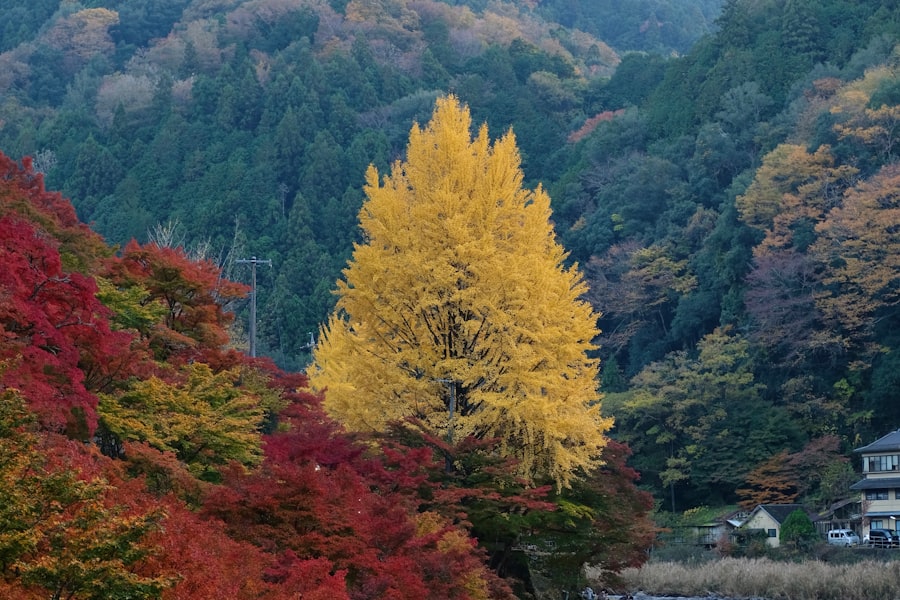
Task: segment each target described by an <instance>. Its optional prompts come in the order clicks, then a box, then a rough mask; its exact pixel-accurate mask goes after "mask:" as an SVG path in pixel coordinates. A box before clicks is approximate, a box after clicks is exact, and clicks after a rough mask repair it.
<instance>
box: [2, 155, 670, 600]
mask: <svg viewBox="0 0 900 600" xmlns="http://www.w3.org/2000/svg"><path fill="white" fill-rule="evenodd" d="M113 250H114V249H113V248H111V247H109V246H107V245H106V244H104V243H103V241H102V240H101V239H100V237H99V236H98V235H97V234H96V233H94V232H92V231H90V230H89V228H88V227H87V226H86V225H84V224H82V223H80V222H79V221H78V219H77V218H76V216H75V211H74V209H73V208H72V206H71V204H70V203H69V202H68V201H67V200H65V199H64V198H63V197H62V196H61V195H60V194H58V193H55V192H49V191H47V190H46V189H44V186H43V178H42V176H41V175H40V174H39V173H36V172H35V171H34V170H33V168H32V165H31V161H30V159H24V160H23V164H22V165H19V164H17V163H15V162H14V161H12V160H10V159H9V158H8V157H6V156H5V155H3V154H2V153H0V260H2V264H3V269H2V270H0V284H2V289H3V294H2V295H0V332H2V335H0V597H3V598H16V599H17V600H37V599H40V598H69V599H72V600H111V599H112V600H116V599H121V600H125V599H131V600H150V599H163V600H180V599H184V600H188V599H190V600H194V599H198V598H228V599H233V600H263V599H265V600H279V599H287V598H298V597H303V598H321V599H323V600H324V599H326V598H327V599H338V600H350V599H353V600H367V599H369V600H381V599H383V598H395V599H397V600H417V599H420V598H424V597H428V596H434V597H440V598H448V599H458V600H473V599H483V600H488V599H497V600H500V599H512V598H514V597H516V596H514V595H513V593H514V592H515V593H516V594H517V595H518V597H522V596H524V595H525V594H533V593H534V592H535V591H536V587H535V586H536V585H537V581H538V579H539V578H538V577H537V576H536V574H541V577H540V581H542V582H545V583H543V585H544V586H550V587H551V588H553V589H560V588H564V589H570V590H575V589H577V588H578V587H579V586H580V585H583V582H584V576H583V574H582V572H581V567H582V565H583V564H584V563H585V562H588V563H590V564H598V565H601V566H602V567H603V568H605V569H607V570H608V573H609V576H610V578H611V579H610V581H613V580H614V577H615V573H617V572H619V571H620V570H621V569H622V568H623V567H626V566H629V565H638V564H641V563H642V562H643V561H644V560H645V559H646V555H645V552H644V549H645V548H646V547H647V545H648V544H650V542H651V540H652V536H653V528H652V526H651V525H650V522H649V520H648V519H647V513H648V511H649V509H650V507H651V505H652V502H651V500H650V498H649V495H648V494H646V492H641V491H639V490H638V489H637V488H636V486H635V483H634V481H635V478H636V473H635V472H634V471H633V470H632V469H630V468H628V467H627V466H626V465H625V460H626V459H627V457H628V452H627V448H625V447H624V446H623V445H621V444H617V443H615V442H609V444H608V446H607V451H606V452H605V453H604V458H605V464H603V465H602V466H599V465H598V467H597V468H595V469H591V470H590V472H582V473H581V476H580V477H579V479H578V481H574V482H572V483H573V485H571V486H570V487H567V488H566V489H565V490H561V489H559V488H556V489H553V488H552V487H551V486H550V485H541V484H542V483H543V481H536V480H532V481H528V482H526V481H525V480H523V479H521V478H520V477H519V476H517V472H518V468H517V465H516V462H515V461H514V460H511V455H510V454H508V453H507V452H504V451H499V452H498V443H499V442H498V440H493V439H490V438H482V439H475V438H473V437H469V436H467V437H465V438H457V439H455V440H453V441H452V442H445V441H443V440H441V439H437V438H435V437H433V436H431V435H429V434H428V433H427V431H423V430H422V429H421V428H418V427H416V426H415V425H414V424H413V423H404V422H397V423H394V424H393V425H394V426H393V428H392V429H391V430H390V431H385V432H383V433H382V434H381V435H379V436H377V437H368V438H362V437H360V436H353V435H349V434H347V433H346V432H345V431H344V430H343V429H342V428H341V426H340V425H339V424H338V423H337V422H335V421H332V420H331V419H329V418H328V416H327V415H326V414H325V412H324V411H323V410H322V398H321V396H318V395H314V394H312V393H311V392H310V391H309V389H308V387H307V380H306V377H305V376H303V375H301V374H288V373H285V372H283V371H280V370H279V369H277V368H276V367H275V366H274V365H273V364H272V363H271V362H270V361H268V360H261V359H250V358H248V357H247V356H246V355H245V354H243V353H241V352H238V351H236V350H234V349H233V348H230V347H229V346H228V335H227V327H228V326H229V324H230V322H231V319H232V317H233V315H231V314H230V313H228V312H227V311H225V310H224V309H223V307H224V306H225V305H227V304H228V302H229V301H230V300H233V299H236V298H239V297H241V296H244V295H245V294H246V292H247V289H246V287H245V286H243V285H241V284H237V283H233V282H229V281H227V280H226V279H223V278H222V277H221V273H220V271H219V269H218V268H217V267H216V266H215V265H214V264H213V263H211V262H209V261H194V260H190V259H189V257H187V256H186V255H185V253H184V250H183V249H181V248H172V247H166V246H160V245H158V244H156V243H149V244H143V245H141V244H138V243H136V242H131V243H129V244H128V245H126V246H125V247H124V248H122V249H120V250H119V252H114V251H113ZM447 465H451V467H450V468H448V467H447ZM525 546H528V547H534V548H541V550H542V552H541V553H540V554H541V558H534V556H535V555H536V554H537V553H528V552H525V551H523V548H525Z"/></svg>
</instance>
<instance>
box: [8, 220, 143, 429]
mask: <svg viewBox="0 0 900 600" xmlns="http://www.w3.org/2000/svg"><path fill="white" fill-rule="evenodd" d="M0 262H2V263H3V265H4V269H3V270H2V271H0V285H2V290H3V291H2V293H0V335H2V339H0V359H6V360H7V361H8V363H7V364H8V367H7V368H6V370H5V371H4V372H3V373H2V375H0V377H2V381H3V383H4V384H5V385H7V386H10V387H15V388H18V389H19V390H21V392H22V394H23V395H24V396H25V398H26V399H27V400H28V401H29V402H30V405H31V407H32V408H33V410H35V412H37V413H38V415H39V416H40V418H41V421H42V423H43V424H44V425H45V426H46V427H48V428H49V429H53V430H68V431H69V433H70V434H72V435H78V436H86V437H89V436H90V435H91V434H92V433H93V430H94V427H95V426H96V420H97V418H96V414H95V408H96V398H95V397H94V396H93V394H91V393H90V391H89V390H90V389H95V390H96V389H98V388H99V387H100V386H101V385H102V384H103V382H104V381H105V380H106V379H107V378H108V377H109V376H111V374H112V372H113V371H114V370H116V369H119V368H122V367H123V364H122V362H121V359H120V357H122V356H126V355H127V354H128V353H127V348H128V344H129V341H130V337H129V336H128V335H127V334H123V333H117V332H113V331H111V330H110V328H109V324H108V322H107V320H106V315H107V314H108V311H107V309H106V308H105V307H103V305H102V304H100V302H99V301H98V300H97V299H96V297H95V296H94V293H95V292H96V286H95V284H94V281H93V280H92V279H90V278H88V277H85V276H84V275H82V274H80V273H75V272H66V271H64V270H63V267H62V262H61V260H60V255H59V252H58V251H57V248H56V246H55V245H54V244H53V240H52V239H51V238H48V237H47V236H46V235H43V234H42V233H41V232H40V231H38V230H37V229H35V227H33V226H32V224H31V223H28V222H27V221H24V220H22V219H21V218H19V217H18V216H16V215H13V214H7V215H5V216H3V217H0ZM86 375H87V376H86Z"/></svg>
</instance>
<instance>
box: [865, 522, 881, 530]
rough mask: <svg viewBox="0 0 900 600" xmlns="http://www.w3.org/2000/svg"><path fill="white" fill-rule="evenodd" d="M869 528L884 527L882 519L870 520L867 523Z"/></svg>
mask: <svg viewBox="0 0 900 600" xmlns="http://www.w3.org/2000/svg"><path fill="white" fill-rule="evenodd" d="M869 529H884V521H872V522H871V523H869Z"/></svg>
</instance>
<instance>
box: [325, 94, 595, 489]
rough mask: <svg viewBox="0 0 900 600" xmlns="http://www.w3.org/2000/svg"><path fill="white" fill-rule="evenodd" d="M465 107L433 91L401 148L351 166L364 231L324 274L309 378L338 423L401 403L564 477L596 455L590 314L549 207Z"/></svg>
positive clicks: (374, 420) (398, 408)
mask: <svg viewBox="0 0 900 600" xmlns="http://www.w3.org/2000/svg"><path fill="white" fill-rule="evenodd" d="M470 127H471V119H470V115H469V111H468V109H467V108H465V107H463V106H461V105H460V104H459V102H458V100H457V99H456V98H454V97H452V96H451V97H448V98H444V99H441V100H438V102H437V107H436V109H435V112H434V116H433V118H432V120H431V122H430V123H429V124H428V125H427V126H426V127H425V128H421V127H419V126H418V125H417V126H414V127H413V129H412V131H411V133H410V139H409V145H408V148H407V158H406V161H405V162H400V161H398V162H396V163H395V164H394V165H393V166H392V169H391V172H390V174H389V175H387V176H385V177H384V178H383V180H380V179H379V173H378V171H377V170H376V169H375V168H374V167H370V168H369V171H368V173H367V175H366V186H365V193H366V195H367V200H366V202H365V203H364V205H363V207H362V209H361V210H360V214H359V220H360V225H361V227H362V230H363V233H364V239H365V243H363V244H360V245H357V247H356V248H355V249H354V253H353V258H352V260H351V261H350V263H349V265H348V267H347V268H346V269H345V270H344V276H343V279H342V280H341V281H339V282H338V291H337V293H338V295H339V300H338V304H337V308H336V311H335V314H334V315H333V316H332V317H331V319H330V320H329V323H328V325H327V326H326V327H325V328H324V331H323V332H322V336H321V337H322V341H321V344H320V345H319V347H318V348H317V349H316V352H315V355H314V364H313V366H312V367H311V368H310V378H311V384H312V385H313V386H314V387H315V388H317V389H327V393H326V401H325V406H326V409H327V410H328V411H329V412H330V413H331V414H332V415H333V416H335V417H336V418H337V419H339V420H340V421H342V422H343V423H344V424H345V425H346V426H347V427H348V428H350V429H353V430H363V431H366V430H368V431H372V430H375V431H377V430H383V429H384V428H385V427H386V425H387V424H388V423H390V422H391V421H393V420H397V419H402V418H404V417H408V416H415V417H418V418H420V419H422V420H423V421H424V422H425V423H426V424H428V425H429V426H430V427H431V428H432V430H433V431H434V432H437V433H446V434H447V436H448V437H450V438H452V439H461V438H463V437H465V436H468V435H474V436H482V437H484V436H490V437H498V438H500V439H501V440H502V442H501V447H502V449H503V450H504V451H505V452H507V453H508V454H510V455H513V456H516V457H518V458H519V459H520V461H521V467H522V470H523V474H525V475H527V476H539V477H550V478H552V479H554V480H556V481H557V483H558V484H560V485H565V484H567V483H568V482H569V481H570V480H571V479H572V477H574V476H577V473H578V472H579V470H581V469H584V468H590V467H591V466H593V465H595V464H597V460H598V458H599V455H600V452H601V450H602V448H603V446H604V444H605V438H604V433H605V432H606V431H607V430H608V429H609V427H610V425H611V422H610V420H609V419H606V418H604V417H603V416H601V413H600V405H599V393H598V391H597V384H596V377H597V369H598V364H597V361H596V360H594V359H592V358H590V357H589V353H590V352H591V351H592V350H594V346H593V345H592V340H593V339H594V338H595V336H596V335H597V334H598V333H599V332H598V331H597V328H596V319H597V315H596V314H595V313H594V312H593V310H592V308H591V307H590V305H589V304H588V303H587V302H585V301H584V300H583V298H582V296H583V294H584V293H585V291H586V286H585V284H584V282H583V280H582V278H581V275H580V274H579V272H578V270H577V268H575V267H572V268H567V267H565V266H564V265H563V261H564V259H565V253H564V251H563V249H562V247H561V246H560V245H559V244H558V243H557V242H556V240H555V238H554V234H553V229H552V225H551V223H550V198H549V197H548V196H547V194H546V193H545V192H544V191H543V189H541V188H540V187H539V188H538V189H536V190H533V191H529V190H525V189H523V188H522V172H521V169H520V159H519V154H518V150H517V148H516V142H515V138H514V136H513V134H512V133H511V132H510V133H508V134H506V135H504V136H503V137H501V138H500V139H499V140H497V141H495V142H494V143H493V144H491V142H490V140H489V138H488V131H487V127H486V126H482V127H481V128H480V130H479V131H478V134H477V135H476V136H475V137H474V138H473V137H472V135H471V134H470Z"/></svg>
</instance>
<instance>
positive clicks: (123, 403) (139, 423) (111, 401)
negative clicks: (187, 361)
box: [98, 363, 275, 475]
mask: <svg viewBox="0 0 900 600" xmlns="http://www.w3.org/2000/svg"><path fill="white" fill-rule="evenodd" d="M185 369H186V371H187V372H186V381H185V382H184V383H181V384H170V383H166V382H165V381H162V380H161V379H158V378H156V377H151V378H150V379H147V380H143V381H138V382H135V383H134V384H133V385H132V387H131V388H130V389H129V390H127V391H125V392H124V393H122V394H120V395H118V396H110V395H101V397H100V403H99V407H98V409H99V412H100V421H101V425H102V427H103V429H104V430H106V431H108V432H109V433H111V434H112V435H114V436H116V437H117V438H118V440H119V441H120V442H125V441H139V442H146V443H147V444H149V445H150V446H152V447H154V448H156V449H157V450H160V451H163V452H173V453H174V454H175V455H176V456H177V457H178V458H179V460H181V461H182V462H184V463H186V464H187V465H188V468H189V469H190V470H191V471H192V472H194V473H195V474H197V475H202V474H203V473H205V472H208V471H209V470H210V469H211V468H214V466H216V465H223V464H226V463H227V462H229V461H232V460H234V461H238V462H240V463H242V464H245V465H254V464H257V463H258V462H259V461H260V460H261V459H262V451H261V446H260V444H261V438H260V431H259V430H260V425H261V424H262V420H263V416H264V409H263V403H262V402H261V401H260V398H259V396H258V395H257V394H256V393H253V392H252V391H250V390H248V389H247V388H245V387H239V386H238V385H237V382H238V380H239V379H240V378H241V376H242V374H241V372H240V370H239V369H232V370H228V371H223V372H221V373H213V372H212V370H211V369H210V368H209V366H207V365H205V364H202V363H194V364H192V365H188V366H187V367H185ZM266 403H268V404H271V405H273V407H274V406H275V401H274V400H273V399H272V398H267V399H266Z"/></svg>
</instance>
